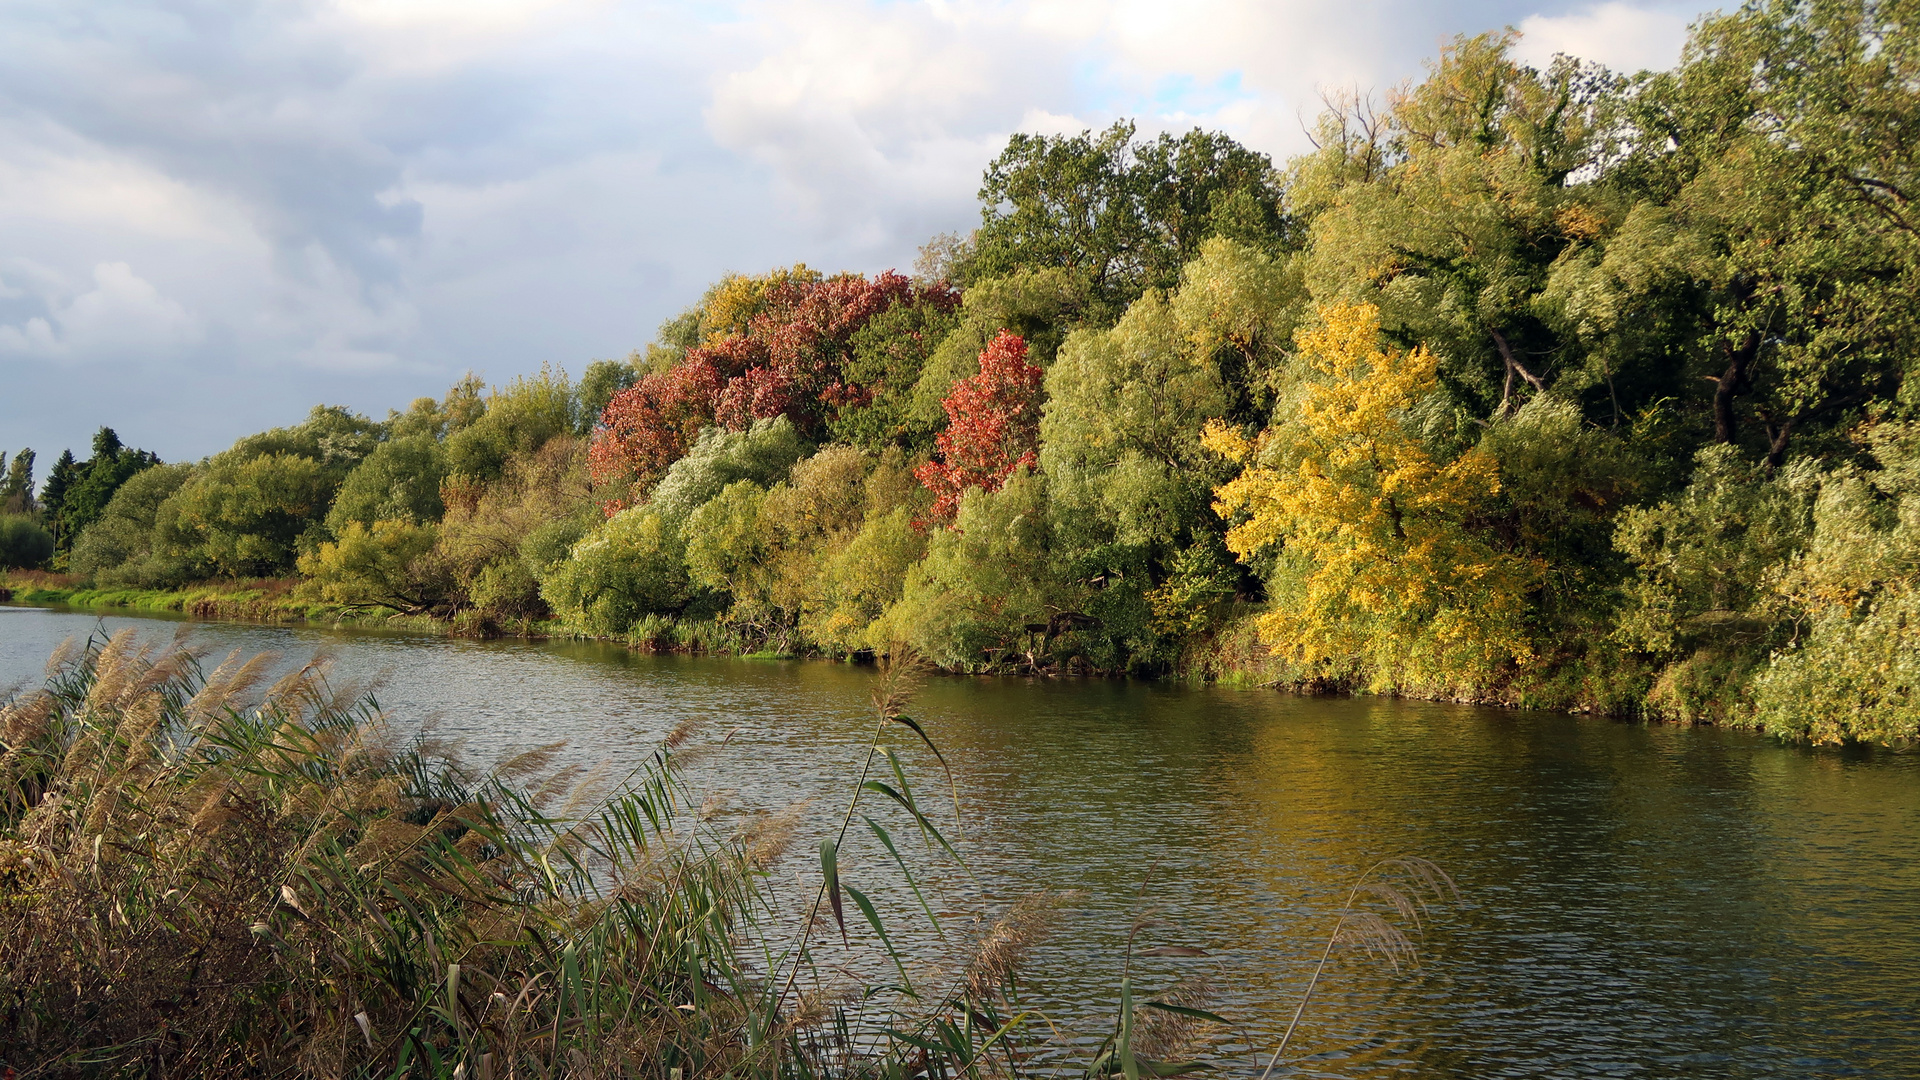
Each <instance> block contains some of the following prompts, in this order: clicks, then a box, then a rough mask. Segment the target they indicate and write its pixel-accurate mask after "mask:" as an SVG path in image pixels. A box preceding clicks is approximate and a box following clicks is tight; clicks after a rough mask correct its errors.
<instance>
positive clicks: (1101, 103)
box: [1074, 57, 1259, 128]
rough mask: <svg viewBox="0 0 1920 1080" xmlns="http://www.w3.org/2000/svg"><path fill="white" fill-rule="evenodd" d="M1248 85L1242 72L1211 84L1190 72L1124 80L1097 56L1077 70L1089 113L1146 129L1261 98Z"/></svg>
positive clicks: (1076, 78)
mask: <svg viewBox="0 0 1920 1080" xmlns="http://www.w3.org/2000/svg"><path fill="white" fill-rule="evenodd" d="M1242 81H1243V76H1242V74H1241V72H1240V71H1239V69H1237V68H1236V69H1234V70H1232V71H1229V72H1227V73H1225V74H1223V75H1221V76H1220V77H1219V78H1216V79H1213V80H1210V81H1203V80H1201V79H1199V78H1196V77H1195V76H1193V75H1191V74H1187V73H1185V72H1175V73H1172V74H1168V75H1162V76H1160V77H1159V78H1157V79H1153V80H1151V81H1146V80H1142V79H1139V78H1137V77H1135V78H1129V77H1127V76H1125V75H1122V74H1121V73H1120V72H1118V71H1116V70H1114V68H1113V67H1112V66H1111V65H1109V64H1107V63H1103V62H1102V58H1097V57H1088V58H1086V59H1084V60H1082V61H1081V62H1080V63H1079V64H1078V65H1076V67H1075V71H1074V84H1075V89H1076V90H1077V91H1078V93H1077V95H1076V96H1077V97H1079V99H1080V101H1081V102H1082V107H1083V109H1085V110H1086V111H1087V112H1090V113H1093V114H1096V115H1099V116H1104V117H1115V118H1118V117H1132V118H1134V119H1136V120H1138V121H1139V122H1140V124H1141V126H1142V127H1143V128H1147V127H1153V126H1155V124H1154V121H1155V120H1176V121H1192V120H1196V119H1198V118H1202V117H1208V116H1213V115H1216V114H1217V113H1219V112H1220V111H1221V110H1223V109H1225V108H1227V107H1228V106H1230V105H1234V104H1238V103H1240V102H1244V101H1252V100H1255V99H1257V98H1258V97H1259V95H1258V94H1256V93H1254V92H1253V91H1251V90H1248V89H1247V88H1246V87H1245V86H1244V85H1243V84H1242Z"/></svg>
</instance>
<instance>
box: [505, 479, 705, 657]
mask: <svg viewBox="0 0 1920 1080" xmlns="http://www.w3.org/2000/svg"><path fill="white" fill-rule="evenodd" d="M540 594H541V596H543V597H545V598H546V601H547V603H548V604H549V605H551V606H552V608H553V610H554V613H555V614H557V615H559V616H560V618H561V619H563V620H565V621H566V623H567V625H568V626H570V627H572V628H573V629H574V630H576V631H579V632H581V633H585V634H604V635H608V636H613V635H619V634H624V633H626V632H627V630H628V628H629V627H631V626H633V624H634V623H635V622H636V621H637V620H638V619H639V618H640V617H641V616H643V615H649V614H678V613H680V612H682V611H684V610H685V609H686V607H687V605H688V603H689V602H690V601H691V600H692V598H693V591H692V583H691V582H690V581H689V580H688V578H687V566H686V554H685V548H684V546H683V545H682V543H681V541H680V537H679V532H678V530H677V529H676V528H674V527H673V526H672V525H671V524H669V523H668V522H667V521H666V520H665V519H664V518H662V517H661V516H660V515H659V514H657V513H655V512H654V511H652V510H651V509H648V508H645V507H642V508H639V509H635V510H622V511H621V512H620V513H618V514H615V515H614V516H613V517H611V518H609V519H607V521H606V523H605V524H603V525H601V526H600V527H599V528H598V529H595V530H594V531H593V532H591V533H589V534H588V535H587V536H586V538H585V539H583V540H581V541H580V542H579V543H578V544H575V545H574V548H573V557H572V558H570V559H568V560H567V561H566V562H563V563H560V564H558V565H557V566H555V567H554V568H553V570H552V571H551V572H550V573H549V574H548V575H547V577H546V579H545V580H544V581H543V582H541V586H540Z"/></svg>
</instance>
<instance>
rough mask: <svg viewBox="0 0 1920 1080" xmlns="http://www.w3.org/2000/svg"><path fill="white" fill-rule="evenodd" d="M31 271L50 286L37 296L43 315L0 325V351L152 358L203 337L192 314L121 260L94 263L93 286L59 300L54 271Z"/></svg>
mask: <svg viewBox="0 0 1920 1080" xmlns="http://www.w3.org/2000/svg"><path fill="white" fill-rule="evenodd" d="M35 276H36V277H39V278H41V280H42V282H44V283H46V284H51V285H53V286H54V289H50V290H47V292H46V293H43V294H42V295H41V297H40V299H41V301H42V303H43V304H44V305H45V306H46V308H47V310H48V314H46V315H34V316H31V317H29V318H27V319H26V320H25V321H24V322H23V323H21V324H19V325H0V350H4V351H8V352H16V353H27V354H29V355H33V356H40V357H49V358H55V357H57V358H62V359H69V358H70V359H78V360H102V359H115V358H121V357H126V356H132V355H139V356H142V357H152V356H166V355H169V354H174V353H177V352H178V351H179V350H180V349H181V348H183V347H185V346H189V345H194V344H197V343H199V342H200V341H201V340H203V339H204V337H205V328H204V326H203V325H202V322H201V320H200V318H199V317H198V316H195V315H194V314H192V313H191V312H189V311H188V310H187V309H186V308H185V307H183V306H181V304H180V303H179V302H177V301H175V300H172V299H169V298H167V297H165V296H162V295H161V294H160V290H158V289H156V288H154V286H153V283H152V282H149V281H147V280H145V279H144V278H142V277H140V276H139V275H138V274H135V273H134V272H133V268H132V267H130V266H128V265H127V264H126V263H123V262H112V263H101V264H99V265H98V266H95V267H94V268H93V278H92V285H93V287H92V288H90V289H87V290H85V291H82V292H79V293H77V294H75V295H73V296H71V297H70V298H64V299H63V298H61V297H60V296H59V295H58V292H57V289H58V286H59V285H60V284H62V283H61V282H60V281H59V279H58V278H57V276H56V275H53V274H51V273H47V272H44V271H42V272H41V273H39V274H36V275H35ZM6 291H7V292H8V293H9V294H11V296H10V298H13V299H19V298H21V297H23V296H25V295H27V293H26V291H25V290H21V289H8V290H6Z"/></svg>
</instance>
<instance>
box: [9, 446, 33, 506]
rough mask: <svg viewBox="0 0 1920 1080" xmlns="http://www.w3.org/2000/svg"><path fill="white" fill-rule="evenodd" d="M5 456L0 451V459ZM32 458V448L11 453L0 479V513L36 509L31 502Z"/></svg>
mask: <svg viewBox="0 0 1920 1080" xmlns="http://www.w3.org/2000/svg"><path fill="white" fill-rule="evenodd" d="M6 457H7V456H6V454H4V453H0V461H5V460H6ZM33 458H34V454H33V451H32V450H22V451H20V452H19V453H17V454H15V455H13V464H12V465H10V466H8V467H7V474H6V478H5V479H4V480H0V513H8V514H31V513H32V512H33V511H34V510H35V509H37V507H36V506H35V505H34V502H33Z"/></svg>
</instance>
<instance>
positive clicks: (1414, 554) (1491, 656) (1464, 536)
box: [1204, 305, 1541, 688]
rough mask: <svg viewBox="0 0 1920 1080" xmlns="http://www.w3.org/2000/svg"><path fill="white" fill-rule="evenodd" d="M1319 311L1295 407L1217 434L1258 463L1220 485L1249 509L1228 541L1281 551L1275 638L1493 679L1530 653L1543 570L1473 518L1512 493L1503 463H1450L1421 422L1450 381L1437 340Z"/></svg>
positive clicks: (1213, 438) (1431, 680)
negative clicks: (1400, 335)
mask: <svg viewBox="0 0 1920 1080" xmlns="http://www.w3.org/2000/svg"><path fill="white" fill-rule="evenodd" d="M1320 315H1321V322H1320V325H1319V326H1317V327H1314V328H1311V329H1306V330H1302V331H1301V332H1300V333H1299V335H1298V336H1297V343H1298V345H1299V347H1300V350H1301V359H1302V360H1303V361H1304V362H1305V363H1306V364H1307V365H1308V366H1309V367H1310V369H1311V375H1310V377H1309V381H1308V384H1307V386H1306V391H1305V395H1304V399H1303V400H1302V401H1301V402H1300V405H1299V408H1298V410H1297V412H1296V413H1295V415H1294V416H1293V418H1292V419H1290V420H1287V421H1285V422H1283V423H1280V424H1276V425H1275V426H1273V427H1271V428H1269V429H1267V430H1266V431H1264V432H1262V433H1261V434H1260V437H1259V438H1258V440H1257V441H1254V442H1251V443H1250V442H1248V440H1246V439H1245V438H1244V437H1243V436H1241V435H1240V433H1239V432H1236V431H1234V430H1232V429H1231V428H1228V427H1226V426H1224V425H1221V424H1218V423H1213V424H1209V425H1208V428H1207V431H1206V433H1205V436H1204V439H1205V442H1206V445H1207V446H1208V448H1210V449H1212V450H1214V451H1215V452H1216V453H1219V454H1222V455H1224V456H1225V457H1227V458H1229V459H1230V460H1234V461H1237V462H1242V463H1244V465H1245V467H1244V468H1243V470H1242V471H1241V473H1240V475H1239V476H1238V477H1236V478H1235V479H1233V480H1232V481H1230V482H1228V483H1227V484H1225V485H1222V486H1221V487H1219V488H1217V489H1215V492H1214V494H1215V497H1216V498H1217V500H1218V501H1217V502H1216V503H1215V504H1214V507H1215V509H1216V510H1217V511H1218V512H1219V513H1220V514H1221V515H1222V516H1223V517H1228V518H1233V519H1238V524H1236V525H1235V526H1234V527H1233V528H1232V529H1231V530H1229V531H1228V533H1227V546H1228V547H1229V548H1231V549H1232V550H1233V551H1234V553H1235V554H1237V555H1240V556H1241V557H1242V558H1246V557H1248V556H1250V555H1253V554H1255V553H1256V552H1260V551H1262V550H1263V549H1274V548H1277V549H1278V551H1279V564H1278V571H1277V573H1276V574H1275V580H1274V585H1275V589H1274V593H1275V595H1274V597H1273V600H1274V604H1273V610H1272V611H1271V612H1270V613H1268V614H1267V615H1265V616H1264V617H1263V618H1262V620H1261V623H1260V632H1261V636H1262V637H1263V638H1264V639H1265V640H1266V641H1267V642H1268V643H1269V644H1270V645H1272V646H1273V648H1274V651H1275V652H1276V653H1278V654H1280V655H1284V656H1288V657H1289V658H1290V659H1293V660H1296V661H1299V662H1303V663H1308V664H1317V663H1331V664H1332V665H1334V666H1335V667H1336V668H1338V669H1357V670H1358V671H1359V672H1360V673H1362V674H1363V676H1364V677H1366V678H1368V679H1370V680H1371V681H1372V682H1373V683H1374V684H1375V685H1376V686H1380V687H1383V688H1384V687H1390V686H1402V687H1406V686H1410V685H1412V684H1425V685H1430V686H1431V685H1436V684H1438V685H1449V686H1463V687H1464V686H1470V685H1484V683H1485V680H1486V679H1487V678H1488V677H1489V676H1491V675H1493V674H1494V673H1495V671H1496V670H1497V669H1498V668H1499V667H1501V666H1503V665H1505V664H1508V663H1512V662H1524V661H1526V660H1527V659H1528V658H1529V656H1530V655H1531V650H1530V648H1529V646H1528V639H1527V634H1526V631H1525V626H1524V616H1525V612H1526V599H1525V598H1526V594H1527V593H1528V592H1529V591H1530V590H1531V589H1533V588H1534V586H1535V584H1536V583H1537V582H1538V580H1539V577H1540V574H1541V568H1540V566H1539V565H1538V564H1537V561H1535V560H1531V559H1527V558H1523V557H1520V556H1516V555H1512V554H1509V553H1505V552H1501V551H1499V550H1496V549H1495V548H1494V547H1493V546H1492V545H1490V544H1489V543H1488V542H1487V540H1486V539H1485V538H1484V537H1483V536H1482V535H1480V534H1478V533H1476V532H1475V531H1474V530H1473V529H1472V528H1471V527H1470V526H1469V521H1470V520H1471V519H1472V518H1473V517H1474V516H1475V514H1476V512H1477V511H1479V510H1480V509H1481V508H1482V507H1484V505H1485V504H1486V502H1487V501H1488V500H1489V499H1491V498H1492V497H1493V496H1495V495H1496V494H1498V493H1499V490H1500V476H1499V469H1498V466H1497V465H1496V464H1495V462H1494V459H1493V457H1492V455H1490V454H1488V453H1486V452H1485V451H1482V450H1478V449H1475V450H1469V451H1467V452H1466V453H1464V454H1461V455H1460V456H1458V457H1456V458H1454V459H1453V460H1452V461H1451V462H1447V463H1444V464H1443V463H1441V462H1440V461H1438V460H1436V459H1435V457H1434V456H1433V454H1432V453H1431V452H1430V451H1429V450H1428V448H1427V446H1426V445H1425V444H1423V443H1422V442H1421V440H1420V439H1419V438H1417V437H1416V436H1415V434H1414V433H1413V432H1412V431H1411V430H1410V429H1409V424H1408V415H1407V414H1408V410H1409V409H1410V408H1411V407H1412V406H1414V405H1415V404H1416V403H1417V402H1419V401H1420V400H1421V399H1423V398H1425V397H1426V396H1428V395H1429V394H1430V393H1432V391H1433V389H1434V386H1435V375H1434V360H1433V357H1432V355H1431V354H1430V353H1428V352H1427V351H1426V350H1425V349H1414V350H1413V351H1412V352H1399V351H1386V350H1382V349H1381V348H1380V346H1379V343H1378V339H1379V313H1378V311H1377V310H1376V309H1375V308H1373V307H1372V306H1371V305H1336V306H1332V307H1328V308H1325V309H1323V310H1322V311H1321V313H1320Z"/></svg>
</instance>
